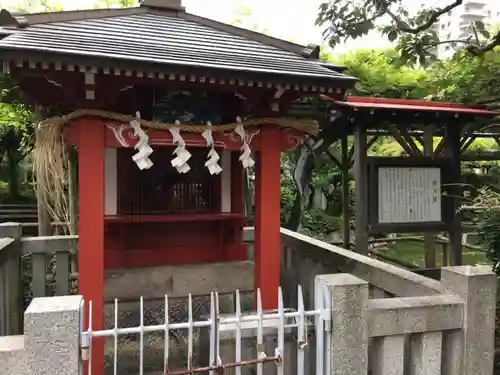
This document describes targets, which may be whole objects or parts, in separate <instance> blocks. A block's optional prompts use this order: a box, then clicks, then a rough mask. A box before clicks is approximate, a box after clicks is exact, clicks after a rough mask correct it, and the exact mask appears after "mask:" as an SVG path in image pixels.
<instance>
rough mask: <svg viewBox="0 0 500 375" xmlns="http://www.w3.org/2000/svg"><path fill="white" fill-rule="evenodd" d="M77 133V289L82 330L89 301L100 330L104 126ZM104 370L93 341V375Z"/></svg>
mask: <svg viewBox="0 0 500 375" xmlns="http://www.w3.org/2000/svg"><path fill="white" fill-rule="evenodd" d="M71 126H76V127H77V133H78V145H77V146H78V151H79V158H78V208H79V220H78V232H79V235H80V236H79V243H78V289H79V293H80V295H82V296H83V297H84V299H85V311H86V314H85V319H86V322H85V329H86V328H87V327H88V318H89V308H88V306H89V305H88V304H89V301H92V329H93V330H101V329H103V305H104V157H105V155H104V152H105V149H104V147H105V125H104V123H103V122H102V121H100V120H98V119H94V118H84V119H82V120H79V121H77V122H75V123H73V124H72V125H71ZM103 370H104V341H103V340H102V339H98V340H95V339H94V340H93V341H92V374H93V375H102V373H103Z"/></svg>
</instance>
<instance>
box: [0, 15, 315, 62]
mask: <svg viewBox="0 0 500 375" xmlns="http://www.w3.org/2000/svg"><path fill="white" fill-rule="evenodd" d="M148 13H150V14H159V15H171V16H178V17H181V18H184V19H186V20H188V21H192V22H197V23H199V24H202V25H205V26H208V27H212V28H215V29H218V30H220V31H225V32H227V33H230V34H233V35H238V36H241V37H243V38H246V39H249V40H253V41H256V42H260V43H263V44H267V45H269V46H272V47H275V48H278V49H281V50H284V51H288V52H291V53H294V54H296V55H300V56H302V57H304V58H311V59H314V58H316V57H319V56H316V54H317V53H316V52H317V49H318V48H319V47H318V46H312V45H308V46H304V45H301V44H297V43H293V42H289V41H287V40H284V39H280V38H275V37H272V36H270V35H267V34H263V33H260V32H257V31H252V30H248V29H245V28H242V27H239V26H235V25H230V24H227V23H224V22H220V21H215V20H213V19H210V18H206V17H202V16H198V15H195V14H192V13H187V12H185V11H182V10H169V9H159V8H151V7H147V6H137V7H129V8H98V9H80V10H67V11H62V12H43V13H26V14H13V12H9V11H7V10H5V9H2V15H3V17H0V27H2V26H11V27H12V26H15V25H13V24H12V23H13V22H12V21H14V20H15V22H17V27H29V26H30V25H37V24H43V23H54V22H67V21H78V20H86V19H100V18H108V17H120V16H128V15H135V14H148Z"/></svg>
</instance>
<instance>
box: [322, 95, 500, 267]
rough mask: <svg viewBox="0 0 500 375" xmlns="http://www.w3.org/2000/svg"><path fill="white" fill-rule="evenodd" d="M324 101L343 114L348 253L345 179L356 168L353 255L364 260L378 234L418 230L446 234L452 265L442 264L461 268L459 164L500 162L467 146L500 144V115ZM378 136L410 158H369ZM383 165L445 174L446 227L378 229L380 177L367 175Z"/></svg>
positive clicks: (436, 105) (429, 253) (455, 107)
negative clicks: (483, 140) (499, 119)
mask: <svg viewBox="0 0 500 375" xmlns="http://www.w3.org/2000/svg"><path fill="white" fill-rule="evenodd" d="M322 99H323V100H326V101H328V102H330V103H331V105H332V107H331V108H332V109H333V110H336V111H340V112H341V113H342V116H340V117H339V119H338V120H337V121H338V122H340V124H338V123H337V124H336V126H337V127H341V128H342V130H340V131H339V134H340V136H339V138H340V139H341V142H342V160H341V161H339V160H336V163H337V164H338V165H339V166H340V167H341V169H342V170H343V176H344V182H343V207H344V228H343V232H344V246H345V247H346V248H349V247H350V246H351V239H350V227H349V222H350V210H349V204H348V202H349V191H348V189H349V187H348V180H347V174H348V171H349V169H350V168H351V167H354V170H355V181H356V206H355V213H354V216H355V223H356V224H355V227H356V231H355V244H354V249H355V251H357V252H360V253H363V254H366V253H367V252H368V248H369V246H368V238H369V235H370V234H373V233H376V232H379V231H382V232H394V231H396V232H398V231H406V232H412V231H415V230H418V231H424V232H427V233H431V232H439V231H447V232H448V234H449V239H450V249H451V251H450V253H449V254H448V258H449V259H445V261H446V262H445V263H444V264H450V265H461V264H462V244H461V241H462V238H461V235H462V223H461V215H460V214H459V213H458V208H459V207H460V205H461V204H462V198H461V197H462V186H461V180H460V162H461V160H492V159H493V160H498V159H499V158H498V157H497V156H498V155H496V154H495V153H493V154H487V155H481V154H475V153H467V150H468V148H469V146H470V145H471V144H472V142H473V141H474V140H475V139H476V138H478V137H488V138H493V139H495V140H496V141H497V143H499V144H500V138H499V136H500V132H499V129H498V126H496V125H494V124H493V123H492V120H493V119H494V118H495V117H496V116H498V115H499V113H498V112H495V111H489V110H485V109H479V108H471V107H467V106H465V105H460V104H453V103H445V102H428V101H422V100H408V99H403V100H401V99H385V98H365V97H355V96H351V97H349V98H348V100H347V101H343V102H341V101H337V100H332V99H331V98H328V97H326V96H322ZM332 126H333V125H332ZM349 136H353V138H354V145H353V146H352V147H351V148H350V149H349V144H348V137H349ZM380 136H390V137H393V138H394V139H395V140H396V141H397V142H398V143H399V145H400V146H401V147H402V149H403V152H404V153H405V154H406V157H402V158H400V157H398V158H384V159H385V160H383V161H377V159H378V158H373V157H370V156H369V155H368V151H369V149H370V147H371V146H372V145H373V144H374V142H375V141H376V140H377V139H378V137H380ZM435 138H440V141H439V143H438V144H437V145H436V146H435V145H434V139H435ZM419 144H420V146H419ZM332 157H333V156H332ZM334 159H335V158H334ZM388 159H392V160H388ZM380 163H382V164H385V165H401V166H403V165H406V166H420V167H429V166H437V167H439V168H441V170H443V171H444V172H445V173H443V174H442V176H443V183H444V184H446V185H447V187H446V189H445V190H446V193H447V194H446V195H447V196H446V197H445V198H444V202H443V207H442V210H443V211H442V214H443V222H440V223H424V224H420V225H412V224H406V225H402V224H394V225H389V224H385V225H383V226H378V225H376V219H375V218H374V216H373V212H374V209H375V208H376V198H377V197H376V195H375V194H374V192H376V188H374V186H375V183H376V180H375V177H376V174H374V173H371V174H370V173H369V172H370V170H373V166H374V165H376V164H380ZM370 208H371V210H370ZM370 211H371V212H372V215H371V216H370ZM374 224H375V225H374ZM432 238H433V237H432V235H426V255H425V264H426V267H429V268H432V267H435V264H436V259H435V252H434V243H433V241H432Z"/></svg>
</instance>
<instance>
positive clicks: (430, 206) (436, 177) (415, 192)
mask: <svg viewBox="0 0 500 375" xmlns="http://www.w3.org/2000/svg"><path fill="white" fill-rule="evenodd" d="M441 220H442V218H441V169H440V168H428V167H380V168H379V169H378V222H379V223H380V224H402V223H429V222H441Z"/></svg>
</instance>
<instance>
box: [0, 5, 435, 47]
mask: <svg viewBox="0 0 500 375" xmlns="http://www.w3.org/2000/svg"><path fill="white" fill-rule="evenodd" d="M29 1H30V0H0V4H1V6H4V7H5V6H14V7H15V6H16V5H22V4H26V3H27V2H29ZM52 1H55V2H56V3H57V1H59V2H60V3H61V4H62V6H63V7H64V8H65V9H68V10H69V9H85V8H91V7H92V5H93V4H94V3H95V2H96V1H95V0H52ZM323 1H324V0H183V5H184V6H185V7H186V10H187V11H188V12H189V13H194V14H198V15H200V16H203V17H207V18H212V19H215V20H217V21H222V22H226V23H231V22H232V21H233V20H234V19H235V10H236V9H237V8H238V6H240V5H243V6H244V7H246V8H249V9H251V11H252V15H251V18H252V22H253V23H256V24H258V26H259V27H260V28H263V29H267V32H268V33H269V34H270V35H272V36H274V37H277V38H282V39H287V40H291V41H294V42H296V43H300V44H308V43H315V44H320V45H322V44H323V40H322V36H321V29H320V28H318V27H316V26H315V25H314V21H315V19H316V15H317V10H318V6H319V4H321V3H322V2H323ZM406 1H408V6H409V7H416V8H417V7H420V6H422V5H423V4H425V3H428V2H435V1H436V0H406ZM33 2H34V3H36V0H33ZM50 2H51V0H49V3H50ZM373 46H376V47H377V48H383V47H389V46H390V44H389V42H388V41H387V39H386V38H384V37H381V36H380V35H379V34H377V33H372V34H371V35H369V36H367V37H364V38H362V39H357V40H350V41H348V42H347V43H346V44H343V45H340V46H338V47H337V48H336V49H335V53H339V54H342V53H345V52H346V51H349V50H356V49H359V48H367V47H373Z"/></svg>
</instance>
